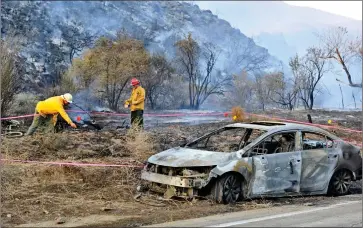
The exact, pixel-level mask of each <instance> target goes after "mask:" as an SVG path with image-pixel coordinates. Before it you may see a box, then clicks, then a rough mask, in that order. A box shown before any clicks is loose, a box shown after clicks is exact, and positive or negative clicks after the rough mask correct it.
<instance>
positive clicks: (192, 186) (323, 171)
mask: <svg viewBox="0 0 363 228" xmlns="http://www.w3.org/2000/svg"><path fill="white" fill-rule="evenodd" d="M361 178H362V157H361V150H360V148H359V147H356V146H354V145H351V144H349V143H346V142H344V141H343V140H341V139H340V138H338V137H337V136H335V135H333V134H331V133H329V132H327V131H325V130H322V129H320V128H317V127H313V126H308V125H303V124H293V123H280V122H270V121H258V122H252V123H234V124H230V125H227V126H225V127H222V128H220V129H217V130H215V131H213V132H211V133H209V134H206V135H204V136H202V137H201V138H198V139H196V140H195V141H192V142H190V143H187V144H186V145H183V146H180V147H177V148H172V149H169V150H166V151H163V152H161V153H158V154H155V155H153V156H151V157H150V158H149V159H148V161H147V164H146V165H145V167H144V169H143V170H142V174H141V179H142V189H146V188H148V189H150V190H154V191H159V192H160V191H163V192H164V194H167V196H168V197H171V196H182V197H195V196H209V197H211V198H212V199H214V200H215V201H217V202H219V203H234V202H236V201H238V200H241V199H244V198H255V197H262V196H264V197H279V196H287V195H289V196H293V195H313V194H314V195H317V194H333V195H344V194H347V193H348V191H349V186H350V184H351V182H352V181H354V180H360V179H361Z"/></svg>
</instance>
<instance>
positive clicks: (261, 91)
mask: <svg viewBox="0 0 363 228" xmlns="http://www.w3.org/2000/svg"><path fill="white" fill-rule="evenodd" d="M254 78H255V81H254V90H255V93H256V97H257V100H258V102H259V104H260V106H261V108H262V110H263V111H265V108H266V105H267V104H268V103H269V101H270V100H271V99H270V97H271V94H272V90H273V88H272V87H271V86H272V85H273V84H272V83H271V79H272V78H271V75H270V74H267V75H264V74H255V75H254Z"/></svg>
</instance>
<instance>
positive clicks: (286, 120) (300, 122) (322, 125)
mask: <svg viewBox="0 0 363 228" xmlns="http://www.w3.org/2000/svg"><path fill="white" fill-rule="evenodd" d="M247 115H251V116H257V117H263V118H268V119H274V120H280V121H285V122H291V123H298V124H305V125H310V126H315V127H325V128H332V129H339V130H341V131H346V132H354V133H362V131H360V130H354V129H349V128H343V127H341V126H330V125H324V124H313V123H308V122H302V121H297V120H289V119H283V118H278V117H271V116H265V115H258V114H253V113H247Z"/></svg>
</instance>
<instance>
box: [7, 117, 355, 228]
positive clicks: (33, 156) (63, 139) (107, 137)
mask: <svg viewBox="0 0 363 228" xmlns="http://www.w3.org/2000/svg"><path fill="white" fill-rule="evenodd" d="M283 114H284V113H283ZM274 115H277V114H276V113H274ZM289 115H290V114H289ZM291 115H292V114H291ZM301 115H302V114H301ZM283 117H284V116H283ZM284 118H285V117H284ZM303 118H304V116H303V115H302V116H301V120H303V121H305V120H304V119H303ZM295 119H298V118H295ZM313 119H314V116H313ZM298 120H299V119H298ZM225 124H226V123H214V124H201V125H198V126H180V125H172V126H168V127H159V128H157V127H156V128H153V129H150V130H148V131H127V130H125V129H122V130H118V131H116V130H108V131H101V132H74V131H72V132H67V133H60V134H54V135H36V136H33V137H23V138H20V139H9V138H7V139H2V143H1V153H2V156H3V158H8V159H22V160H37V161H64V160H66V161H78V162H89V163H106V164H109V163H112V164H120V163H127V164H134V165H142V163H143V162H144V161H145V160H146V159H147V158H148V157H149V156H150V155H152V154H153V153H156V152H160V151H162V150H166V149H169V148H172V147H176V146H179V145H182V144H184V143H186V142H188V141H190V140H192V139H195V138H197V137H200V136H202V135H203V134H205V133H207V132H210V131H211V130H214V129H216V128H219V127H221V126H223V125H225ZM336 134H337V135H338V136H340V137H346V138H351V139H354V140H357V141H358V140H359V142H361V135H360V134H349V135H348V134H347V133H344V132H336ZM139 181H140V172H139V170H138V169H134V168H128V167H70V166H50V165H35V164H21V163H20V164H19V163H18V164H15V163H7V162H5V163H4V164H3V165H2V168H1V186H2V192H1V198H2V214H1V220H2V222H3V225H7V226H13V225H17V224H28V226H31V224H34V223H36V222H41V221H51V222H50V223H48V225H47V226H48V227H49V226H54V225H55V223H56V220H57V219H58V218H64V219H65V225H67V226H72V225H76V223H72V221H73V220H72V219H71V218H72V217H77V218H81V217H82V218H88V217H87V216H94V215H97V216H98V217H97V218H98V220H99V221H104V220H102V218H104V219H107V218H108V217H107V216H114V217H112V218H113V219H114V221H110V222H109V223H107V222H104V223H103V224H107V225H112V224H114V225H117V226H140V225H148V224H154V223H161V222H169V221H173V220H178V219H188V218H195V217H200V216H207V215H212V214H217V213H224V212H233V211H241V210H250V209H256V208H262V207H274V206H280V205H288V204H305V203H311V202H314V203H315V204H316V203H319V202H320V201H323V200H325V199H329V198H328V197H325V196H316V197H297V198H281V199H256V200H247V201H244V202H241V203H239V204H237V205H234V206H226V205H220V204H215V203H214V202H211V201H209V200H206V199H197V200H194V201H186V200H181V199H180V200H179V199H178V200H161V199H160V198H159V196H158V195H155V194H150V195H148V194H143V195H141V196H139V197H135V195H136V194H137V193H136V186H138V184H139ZM353 190H354V193H358V192H359V191H360V192H361V182H359V183H356V184H355V185H354V188H353ZM134 197H135V198H134ZM113 219H112V220H113ZM110 220H111V218H110ZM92 222H94V221H93V220H92V221H88V222H85V223H83V225H86V226H92ZM29 224H30V225H29ZM34 226H35V225H34Z"/></svg>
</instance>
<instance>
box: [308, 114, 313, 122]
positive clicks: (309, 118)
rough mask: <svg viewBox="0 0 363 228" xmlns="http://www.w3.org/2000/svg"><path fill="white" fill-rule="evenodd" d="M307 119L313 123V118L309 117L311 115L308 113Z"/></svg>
mask: <svg viewBox="0 0 363 228" xmlns="http://www.w3.org/2000/svg"><path fill="white" fill-rule="evenodd" d="M308 120H309V123H313V120H312V119H311V115H310V114H308Z"/></svg>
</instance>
